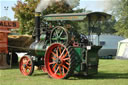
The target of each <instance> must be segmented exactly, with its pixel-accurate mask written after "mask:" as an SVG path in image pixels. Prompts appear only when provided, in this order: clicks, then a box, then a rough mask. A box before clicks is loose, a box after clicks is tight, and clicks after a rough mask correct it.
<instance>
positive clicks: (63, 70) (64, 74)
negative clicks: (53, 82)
mask: <svg viewBox="0 0 128 85" xmlns="http://www.w3.org/2000/svg"><path fill="white" fill-rule="evenodd" d="M63 75H65V72H64V67H63Z"/></svg>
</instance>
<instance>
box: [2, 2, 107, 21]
mask: <svg viewBox="0 0 128 85" xmlns="http://www.w3.org/2000/svg"><path fill="white" fill-rule="evenodd" d="M22 1H24V0H22ZM107 1H109V0H106V2H105V0H80V6H78V8H86V9H87V10H92V11H104V9H105V7H106V6H107V4H108V2H107ZM16 3H17V0H0V17H2V16H8V17H9V18H11V20H14V12H13V11H12V7H13V6H14V5H15V4H16ZM5 7H8V10H5Z"/></svg>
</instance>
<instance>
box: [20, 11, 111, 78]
mask: <svg viewBox="0 0 128 85" xmlns="http://www.w3.org/2000/svg"><path fill="white" fill-rule="evenodd" d="M110 17H111V16H110V15H109V14H106V13H102V12H92V13H69V14H49V15H46V16H43V23H41V20H40V18H41V13H36V14H35V34H34V37H35V42H33V43H32V44H31V45H30V50H29V52H28V53H27V54H26V55H24V56H23V57H22V58H21V59H20V63H19V68H20V71H21V73H22V74H23V75H25V76H30V75H32V73H33V72H34V66H38V67H41V69H42V70H43V71H44V72H47V73H48V75H49V76H50V77H52V78H55V79H65V78H68V77H70V76H71V75H73V74H83V75H93V74H96V73H97V72H98V61H99V58H98V50H99V49H100V48H101V46H94V45H93V43H92V42H91V37H90V35H91V33H92V32H93V30H96V29H97V28H98V27H95V23H99V22H102V21H104V20H106V19H109V18H110ZM73 21H74V22H75V21H77V22H80V21H85V22H86V21H87V22H88V36H87V37H86V36H85V35H82V34H79V33H78V32H77V31H76V30H75V28H74V27H73V26H72V25H71V24H66V23H65V22H73ZM96 26H99V27H100V25H96Z"/></svg>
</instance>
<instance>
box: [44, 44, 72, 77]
mask: <svg viewBox="0 0 128 85" xmlns="http://www.w3.org/2000/svg"><path fill="white" fill-rule="evenodd" d="M45 65H46V69H47V71H48V74H49V75H50V76H51V77H53V78H55V79H62V78H64V77H65V76H66V74H67V73H68V71H69V66H70V56H69V53H68V51H67V49H66V47H65V46H64V45H62V44H53V45H52V46H50V47H49V48H48V50H47V52H46V56H45Z"/></svg>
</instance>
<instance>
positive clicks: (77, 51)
mask: <svg viewBox="0 0 128 85" xmlns="http://www.w3.org/2000/svg"><path fill="white" fill-rule="evenodd" d="M74 50H75V54H76V56H75V58H76V60H77V61H76V68H75V71H76V72H80V71H81V62H82V60H83V59H82V50H83V49H82V48H74Z"/></svg>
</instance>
